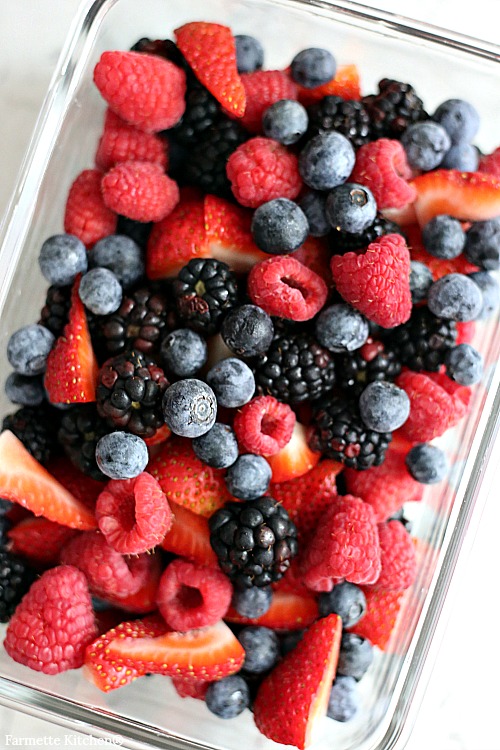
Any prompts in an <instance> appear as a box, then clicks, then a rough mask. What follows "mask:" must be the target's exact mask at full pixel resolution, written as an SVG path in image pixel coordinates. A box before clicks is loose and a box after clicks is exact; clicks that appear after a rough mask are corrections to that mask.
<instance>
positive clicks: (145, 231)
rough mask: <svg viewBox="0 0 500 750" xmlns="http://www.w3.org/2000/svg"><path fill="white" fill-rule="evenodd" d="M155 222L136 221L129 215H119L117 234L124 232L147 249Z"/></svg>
mask: <svg viewBox="0 0 500 750" xmlns="http://www.w3.org/2000/svg"><path fill="white" fill-rule="evenodd" d="M152 228H153V222H144V221H135V220H134V219H129V218H128V216H121V215H119V216H118V222H117V225H116V232H115V234H124V235H125V236H126V237H130V239H131V240H134V242H137V244H138V245H139V247H140V248H142V249H143V250H145V249H146V246H147V244H148V239H149V235H150V234H151V230H152Z"/></svg>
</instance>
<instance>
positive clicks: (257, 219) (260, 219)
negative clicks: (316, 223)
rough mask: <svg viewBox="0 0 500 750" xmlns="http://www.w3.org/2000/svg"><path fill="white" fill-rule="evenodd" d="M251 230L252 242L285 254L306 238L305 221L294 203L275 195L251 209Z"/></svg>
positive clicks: (270, 250) (272, 251)
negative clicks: (253, 209) (273, 197)
mask: <svg viewBox="0 0 500 750" xmlns="http://www.w3.org/2000/svg"><path fill="white" fill-rule="evenodd" d="M251 230H252V235H253V238H254V240H255V244H256V245H257V246H258V247H260V249H261V250H263V251H264V252H265V253H270V254H271V255H286V254H287V253H291V252H293V251H294V250H297V248H298V247H300V245H302V243H303V242H304V241H305V240H306V238H307V235H308V234H309V224H308V223H307V219H306V216H305V214H304V212H303V211H302V209H301V208H300V206H298V205H297V203H294V202H293V201H290V200H288V198H275V199H274V200H271V201H267V203H262V205H260V206H259V207H258V208H257V209H256V210H255V211H254V214H253V217H252V225H251Z"/></svg>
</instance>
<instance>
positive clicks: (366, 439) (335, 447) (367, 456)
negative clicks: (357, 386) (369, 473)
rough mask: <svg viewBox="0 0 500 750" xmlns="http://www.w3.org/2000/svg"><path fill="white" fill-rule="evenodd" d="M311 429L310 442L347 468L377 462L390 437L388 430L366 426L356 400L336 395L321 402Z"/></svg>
mask: <svg viewBox="0 0 500 750" xmlns="http://www.w3.org/2000/svg"><path fill="white" fill-rule="evenodd" d="M312 424H313V427H314V432H313V434H312V436H311V438H310V441H309V445H310V447H311V448H312V450H315V451H321V452H322V453H324V454H325V455H326V456H327V457H328V458H333V459H334V460H335V461H341V462H342V463H343V464H344V465H345V466H347V467H349V468H350V469H357V470H358V471H363V470H364V469H370V468H371V467H372V466H380V464H381V463H382V462H383V461H384V458H385V453H386V451H387V448H388V446H389V443H390V442H391V439H392V434H391V433H390V432H374V431H373V430H370V429H368V428H367V427H366V426H365V425H364V424H363V421H362V419H361V417H360V414H359V408H358V405H357V403H356V402H355V401H349V400H347V399H346V397H345V396H344V395H336V396H334V397H333V398H331V399H329V400H328V401H327V402H325V403H324V404H322V405H321V406H320V407H319V408H318V409H317V411H316V412H315V414H314V416H313V421H312Z"/></svg>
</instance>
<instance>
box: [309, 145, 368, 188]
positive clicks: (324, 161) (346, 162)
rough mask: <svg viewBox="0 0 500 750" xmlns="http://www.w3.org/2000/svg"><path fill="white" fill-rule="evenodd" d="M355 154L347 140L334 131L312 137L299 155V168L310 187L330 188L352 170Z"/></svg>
mask: <svg viewBox="0 0 500 750" xmlns="http://www.w3.org/2000/svg"><path fill="white" fill-rule="evenodd" d="M355 161H356V156H355V152H354V148H353V147H352V145H351V143H350V141H348V140H347V138H346V137H345V136H344V135H342V134H341V133H337V132H335V131H332V132H329V133H320V134H319V135H316V136H314V138H311V140H310V141H308V142H307V144H306V145H305V146H304V148H303V149H302V151H301V152H300V156H299V172H300V174H301V177H302V179H303V180H304V182H305V183H306V185H308V186H309V187H311V188H313V190H331V189H332V188H334V187H337V185H342V183H343V182H345V181H346V180H347V178H348V177H349V175H350V174H351V172H352V170H353V167H354V162H355Z"/></svg>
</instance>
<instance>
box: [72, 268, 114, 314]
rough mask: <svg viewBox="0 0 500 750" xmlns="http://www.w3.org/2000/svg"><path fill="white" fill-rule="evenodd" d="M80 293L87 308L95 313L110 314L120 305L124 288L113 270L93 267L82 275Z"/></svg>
mask: <svg viewBox="0 0 500 750" xmlns="http://www.w3.org/2000/svg"><path fill="white" fill-rule="evenodd" d="M78 294H79V295H80V299H81V301H82V302H83V304H84V305H85V307H86V308H87V310H90V312H93V313H94V315H110V314H111V313H113V312H116V311H117V310H118V308H119V307H120V305H121V303H122V296H123V290H122V287H121V284H120V282H119V281H118V279H117V278H116V276H115V274H114V273H113V271H110V270H109V269H108V268H92V269H91V270H90V271H89V272H88V273H86V274H85V275H84V276H82V280H81V281H80V286H79V288H78Z"/></svg>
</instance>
